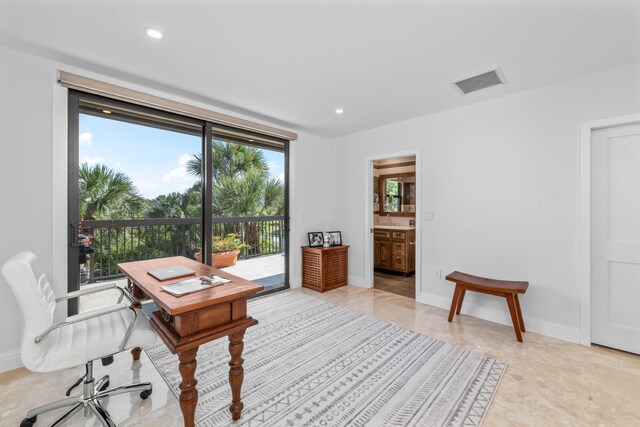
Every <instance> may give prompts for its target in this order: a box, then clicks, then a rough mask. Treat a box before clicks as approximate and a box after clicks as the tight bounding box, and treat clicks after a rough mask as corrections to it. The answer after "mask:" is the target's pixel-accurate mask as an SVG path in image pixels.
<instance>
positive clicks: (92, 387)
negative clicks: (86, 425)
mask: <svg viewBox="0 0 640 427" xmlns="http://www.w3.org/2000/svg"><path fill="white" fill-rule="evenodd" d="M92 371H93V366H92V362H89V363H88V364H87V372H88V373H89V375H87V379H86V380H85V381H84V384H83V391H82V395H81V396H74V397H68V398H66V399H62V400H58V401H55V402H51V403H47V404H44V405H42V406H39V407H37V408H34V409H31V410H30V411H29V412H27V418H25V419H24V420H22V422H21V423H20V427H31V426H33V425H34V424H35V422H36V420H37V418H38V415H40V414H44V413H45V412H49V411H53V410H55V409H61V408H70V409H69V410H68V411H67V412H65V413H64V414H63V415H62V416H61V417H60V418H58V419H57V420H56V421H54V422H53V424H51V427H56V426H60V425H62V424H63V423H64V422H65V421H67V420H68V419H69V418H71V417H72V416H74V415H75V414H77V413H78V412H80V411H81V410H84V416H85V417H88V416H90V415H91V414H92V413H93V414H94V415H95V416H96V417H97V418H98V420H100V423H101V424H102V425H103V426H105V427H117V425H116V423H115V422H114V421H113V419H112V418H111V416H110V415H109V413H108V412H107V410H106V409H105V408H104V407H103V406H102V405H101V404H100V399H102V398H104V397H108V396H115V395H118V394H123V393H134V392H139V393H140V398H141V399H146V398H147V397H149V396H150V395H151V392H152V391H153V387H152V385H151V383H134V384H129V385H125V386H119V387H114V388H110V389H107V387H108V386H109V376H108V375H105V376H104V377H102V378H101V379H100V380H98V381H97V382H95V381H94V379H93V374H92Z"/></svg>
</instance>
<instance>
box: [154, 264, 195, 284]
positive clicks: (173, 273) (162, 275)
mask: <svg viewBox="0 0 640 427" xmlns="http://www.w3.org/2000/svg"><path fill="white" fill-rule="evenodd" d="M147 273H149V274H150V275H152V276H153V277H155V278H156V279H158V280H169V279H176V278H178V277H184V276H192V275H194V274H196V272H195V271H193V270H191V269H189V268H187V267H183V266H181V265H173V266H171V267H164V268H157V269H155V270H149V271H147Z"/></svg>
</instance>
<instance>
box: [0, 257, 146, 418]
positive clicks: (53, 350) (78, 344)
mask: <svg viewBox="0 0 640 427" xmlns="http://www.w3.org/2000/svg"><path fill="white" fill-rule="evenodd" d="M2 275H3V276H4V278H5V279H6V281H7V283H8V284H9V287H10V288H11V290H12V291H13V293H14V295H15V297H16V299H17V300H18V304H19V305H20V309H21V310H22V318H23V321H24V332H23V335H22V345H21V348H20V357H21V358H22V363H23V364H24V366H25V367H26V368H27V369H29V370H30V371H33V372H51V371H57V370H61V369H67V368H72V367H75V366H78V365H82V364H85V365H86V372H87V373H86V376H85V377H83V378H84V384H83V390H82V395H81V396H75V397H68V398H66V399H62V400H59V401H57V402H52V403H48V404H46V405H43V406H40V407H38V408H35V409H32V410H30V411H29V412H28V413H27V418H25V419H24V420H23V421H22V423H20V427H31V426H32V425H33V424H34V423H35V422H36V419H37V417H38V415H40V414H42V413H44V412H47V411H51V410H54V409H59V408H66V407H70V409H69V410H68V411H67V412H66V413H65V414H63V415H62V416H61V417H60V418H59V419H58V420H57V421H55V422H54V423H53V424H51V425H52V426H59V425H60V424H62V423H64V422H65V421H67V420H68V419H69V418H71V417H72V416H73V415H75V414H76V413H78V412H79V411H80V410H81V409H84V415H85V417H88V416H89V415H91V413H94V414H95V415H96V416H97V417H98V419H99V420H100V422H101V423H102V425H104V426H107V427H112V426H115V425H116V424H115V423H114V422H113V420H112V419H111V417H110V416H109V413H108V412H107V411H106V410H105V409H104V407H103V406H102V405H101V404H100V401H99V399H101V398H103V397H107V396H113V395H116V394H122V393H130V392H140V397H141V398H142V399H146V398H147V397H149V395H150V394H151V391H152V388H151V383H138V384H130V385H126V386H121V387H115V388H112V389H107V387H109V376H105V377H103V378H101V379H100V380H98V381H94V378H93V361H94V360H97V359H103V364H109V363H111V361H112V360H113V355H114V354H116V353H119V352H121V351H124V350H127V349H131V348H134V347H145V346H150V345H153V344H154V343H155V341H156V334H155V333H154V332H153V330H152V329H151V327H150V326H149V322H148V321H147V318H146V316H145V315H144V314H143V313H141V312H140V311H139V310H136V309H133V308H131V307H129V305H128V304H126V303H119V304H116V305H112V306H109V307H104V308H100V309H97V310H93V311H90V312H87V313H81V314H78V315H75V316H71V317H68V318H67V319H66V320H65V321H64V322H62V323H58V324H54V323H53V312H54V308H55V305H56V303H58V302H60V301H66V300H68V299H70V298H77V297H78V296H81V295H86V294H88V293H93V292H101V291H104V290H106V289H113V288H117V287H116V286H115V285H106V286H99V287H98V288H96V289H91V290H80V291H77V292H71V293H69V294H68V295H67V296H65V297H62V298H58V299H56V297H55V295H54V293H53V290H52V287H51V284H50V283H49V280H48V279H47V276H46V275H45V274H44V273H43V272H42V270H41V268H40V265H39V263H38V260H37V258H36V256H35V255H34V254H33V253H31V252H21V253H19V254H17V255H15V256H14V257H12V258H10V259H9V260H8V261H7V262H6V263H5V264H4V265H3V266H2ZM117 289H120V288H117ZM121 292H122V293H123V294H124V292H125V291H124V290H121ZM121 299H122V296H121V298H120V300H121ZM81 380H82V379H81ZM81 380H79V381H78V383H76V385H78V384H79V382H80V381H81ZM72 388H73V387H72ZM70 390H71V389H70ZM67 395H69V392H68V394H67Z"/></svg>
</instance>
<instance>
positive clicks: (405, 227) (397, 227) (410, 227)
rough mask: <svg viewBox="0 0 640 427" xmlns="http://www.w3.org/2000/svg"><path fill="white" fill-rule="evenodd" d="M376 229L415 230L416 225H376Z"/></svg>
mask: <svg viewBox="0 0 640 427" xmlns="http://www.w3.org/2000/svg"><path fill="white" fill-rule="evenodd" d="M373 228H374V229H375V230H415V229H416V226H415V225H376V226H374V227H373Z"/></svg>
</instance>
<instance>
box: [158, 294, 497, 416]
mask: <svg viewBox="0 0 640 427" xmlns="http://www.w3.org/2000/svg"><path fill="white" fill-rule="evenodd" d="M249 313H250V315H251V316H253V317H254V318H256V319H258V320H259V321H260V323H259V324H258V325H257V326H254V327H252V328H250V329H249V330H247V333H246V335H245V347H244V353H243V357H244V359H245V362H244V369H245V376H244V384H243V387H242V401H243V402H244V410H243V412H242V418H241V420H240V422H239V423H238V424H235V423H234V425H242V426H332V427H333V426H429V427H432V426H478V425H480V423H481V422H482V419H483V417H484V414H485V412H486V411H487V408H488V406H489V402H490V401H491V398H492V396H493V394H494V392H495V390H496V387H497V385H498V383H499V381H500V378H501V376H502V373H503V372H504V370H505V364H504V363H501V362H497V361H495V360H492V359H489V358H487V357H485V356H482V355H480V354H476V353H473V352H470V351H468V350H465V349H463V348H459V347H455V346H453V345H451V344H447V343H445V342H442V341H438V340H435V339H433V338H430V337H428V336H425V335H420V334H417V333H415V332H411V331H408V330H406V329H403V328H400V327H398V326H395V325H392V324H389V323H386V322H383V321H381V320H376V319H373V318H371V317H368V316H365V315H362V314H359V313H356V312H354V311H351V310H348V309H346V308H343V307H339V306H336V305H333V304H330V303H328V302H325V301H322V300H320V299H317V298H314V297H311V296H308V295H305V294H302V293H299V292H292V291H284V292H279V293H277V294H273V295H268V296H265V297H262V298H257V299H254V300H250V301H249ZM227 345H228V340H226V339H221V340H217V341H214V342H212V343H209V344H207V345H204V346H202V347H200V350H199V352H198V367H197V370H196V378H197V379H198V386H197V387H198V390H199V401H198V406H197V409H196V421H197V423H198V425H199V426H201V427H209V426H226V425H229V424H231V423H232V422H231V414H230V413H229V410H228V406H229V403H230V402H231V391H230V389H229V384H228V372H229V367H228V362H229V353H228V350H227ZM146 351H147V354H148V355H149V357H150V358H151V360H152V361H153V363H154V364H155V365H156V367H157V368H158V370H159V371H160V373H161V374H162V376H163V377H164V378H165V380H166V381H167V383H168V384H169V386H170V387H171V388H172V389H173V391H174V393H175V394H176V396H177V395H178V394H179V389H178V384H179V383H180V374H179V373H178V363H177V357H176V356H174V355H172V354H171V353H169V351H168V350H167V349H166V347H165V346H164V344H162V343H161V342H159V343H158V344H156V345H155V346H153V347H152V348H149V349H147V350H146Z"/></svg>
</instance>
